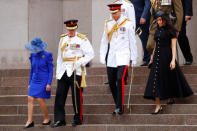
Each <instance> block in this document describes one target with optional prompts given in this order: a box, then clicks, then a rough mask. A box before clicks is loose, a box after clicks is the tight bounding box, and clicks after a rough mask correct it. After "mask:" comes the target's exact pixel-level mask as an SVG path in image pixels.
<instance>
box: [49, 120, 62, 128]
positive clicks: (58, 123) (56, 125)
mask: <svg viewBox="0 0 197 131" xmlns="http://www.w3.org/2000/svg"><path fill="white" fill-rule="evenodd" d="M65 125H66V122H65V121H56V122H55V123H53V124H51V125H50V126H51V127H52V128H54V127H58V126H65Z"/></svg>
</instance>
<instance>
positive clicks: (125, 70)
mask: <svg viewBox="0 0 197 131" xmlns="http://www.w3.org/2000/svg"><path fill="white" fill-rule="evenodd" d="M126 72H127V66H125V69H124V72H123V76H122V111H123V103H124V78H125V74H126Z"/></svg>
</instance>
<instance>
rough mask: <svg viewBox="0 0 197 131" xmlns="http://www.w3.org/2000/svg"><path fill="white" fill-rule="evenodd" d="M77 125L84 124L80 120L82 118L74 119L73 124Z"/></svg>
mask: <svg viewBox="0 0 197 131" xmlns="http://www.w3.org/2000/svg"><path fill="white" fill-rule="evenodd" d="M77 125H82V123H81V122H80V120H73V122H72V126H77Z"/></svg>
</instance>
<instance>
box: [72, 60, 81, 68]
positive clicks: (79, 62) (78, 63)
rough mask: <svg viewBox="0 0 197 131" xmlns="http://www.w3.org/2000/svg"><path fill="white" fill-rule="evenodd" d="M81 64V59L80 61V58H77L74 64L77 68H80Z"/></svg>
mask: <svg viewBox="0 0 197 131" xmlns="http://www.w3.org/2000/svg"><path fill="white" fill-rule="evenodd" d="M81 65H82V63H81V61H80V60H77V61H76V62H75V65H74V68H75V70H76V69H78V68H80V67H81Z"/></svg>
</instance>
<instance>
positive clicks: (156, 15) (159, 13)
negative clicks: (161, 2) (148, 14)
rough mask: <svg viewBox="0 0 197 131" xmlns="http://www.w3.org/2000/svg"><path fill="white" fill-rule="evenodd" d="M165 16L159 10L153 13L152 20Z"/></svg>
mask: <svg viewBox="0 0 197 131" xmlns="http://www.w3.org/2000/svg"><path fill="white" fill-rule="evenodd" d="M165 15H166V14H165V12H163V11H161V10H160V11H157V12H156V13H155V15H154V18H155V19H157V18H158V17H163V16H165Z"/></svg>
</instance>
